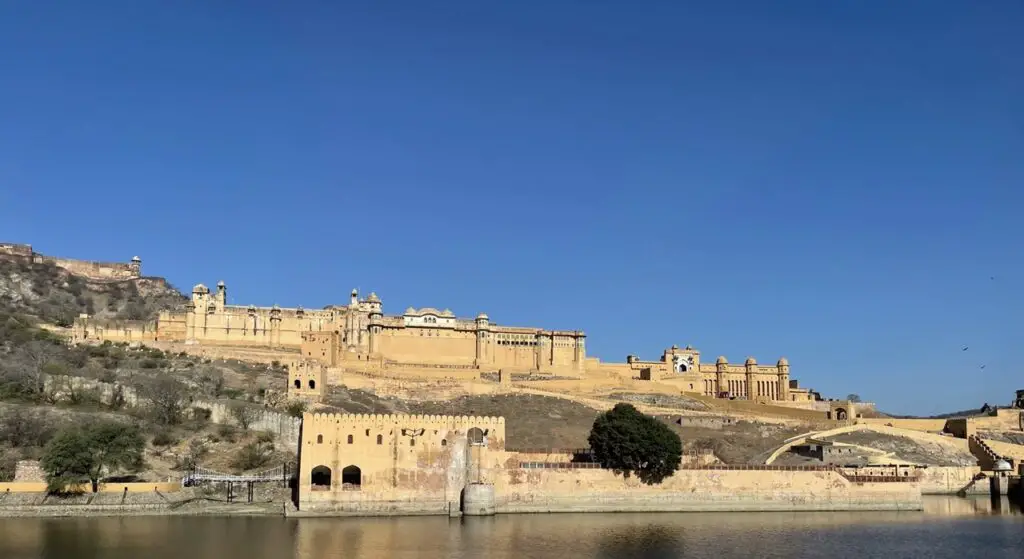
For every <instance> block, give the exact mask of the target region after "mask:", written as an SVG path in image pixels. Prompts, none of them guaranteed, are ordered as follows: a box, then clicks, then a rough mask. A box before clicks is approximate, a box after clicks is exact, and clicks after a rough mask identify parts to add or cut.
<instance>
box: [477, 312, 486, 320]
mask: <svg viewBox="0 0 1024 559" xmlns="http://www.w3.org/2000/svg"><path fill="white" fill-rule="evenodd" d="M488 318H489V317H488V316H487V314H486V313H480V314H478V315H476V319H477V320H488Z"/></svg>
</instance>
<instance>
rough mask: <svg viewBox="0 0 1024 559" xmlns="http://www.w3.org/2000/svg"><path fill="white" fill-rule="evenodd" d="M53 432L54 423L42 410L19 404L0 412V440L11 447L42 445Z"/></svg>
mask: <svg viewBox="0 0 1024 559" xmlns="http://www.w3.org/2000/svg"><path fill="white" fill-rule="evenodd" d="M53 432H54V423H53V421H51V419H50V416H49V414H48V413H46V412H44V411H41V410H33V409H28V408H23V407H20V406H19V407H14V408H11V409H10V410H8V411H5V412H3V413H0V442H4V443H7V444H9V445H11V446H12V447H15V448H19V447H22V448H23V447H32V446H43V445H44V444H46V441H48V440H50V437H51V436H53Z"/></svg>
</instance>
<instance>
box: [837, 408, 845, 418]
mask: <svg viewBox="0 0 1024 559" xmlns="http://www.w3.org/2000/svg"><path fill="white" fill-rule="evenodd" d="M847 417H848V414H847V413H846V410H845V409H843V408H836V420H837V421H846V418H847Z"/></svg>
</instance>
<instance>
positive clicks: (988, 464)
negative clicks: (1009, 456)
mask: <svg viewBox="0 0 1024 559" xmlns="http://www.w3.org/2000/svg"><path fill="white" fill-rule="evenodd" d="M967 448H968V449H970V451H971V454H973V455H974V457H975V458H977V459H978V465H979V466H981V469H982V470H987V471H991V470H993V469H994V468H995V465H996V462H997V461H999V460H1003V459H1004V458H1003V457H1002V456H1000V455H999V454H998V453H997V452H996V451H994V450H992V448H991V447H990V446H988V445H987V444H985V441H983V440H982V439H981V437H979V436H978V435H971V436H970V437H967ZM1007 461H1009V460H1007Z"/></svg>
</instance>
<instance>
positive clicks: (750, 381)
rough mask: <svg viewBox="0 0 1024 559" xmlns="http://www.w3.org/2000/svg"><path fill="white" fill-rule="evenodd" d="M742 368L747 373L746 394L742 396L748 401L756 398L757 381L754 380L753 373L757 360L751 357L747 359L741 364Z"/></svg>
mask: <svg viewBox="0 0 1024 559" xmlns="http://www.w3.org/2000/svg"><path fill="white" fill-rule="evenodd" d="M743 366H744V367H745V368H746V372H747V378H746V383H745V391H746V394H744V396H745V397H746V398H747V399H748V400H753V399H754V397H755V396H757V391H756V390H755V388H756V386H757V385H756V382H757V381H755V380H754V373H756V372H757V360H756V359H754V358H753V357H747V360H746V361H745V362H744V363H743Z"/></svg>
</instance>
